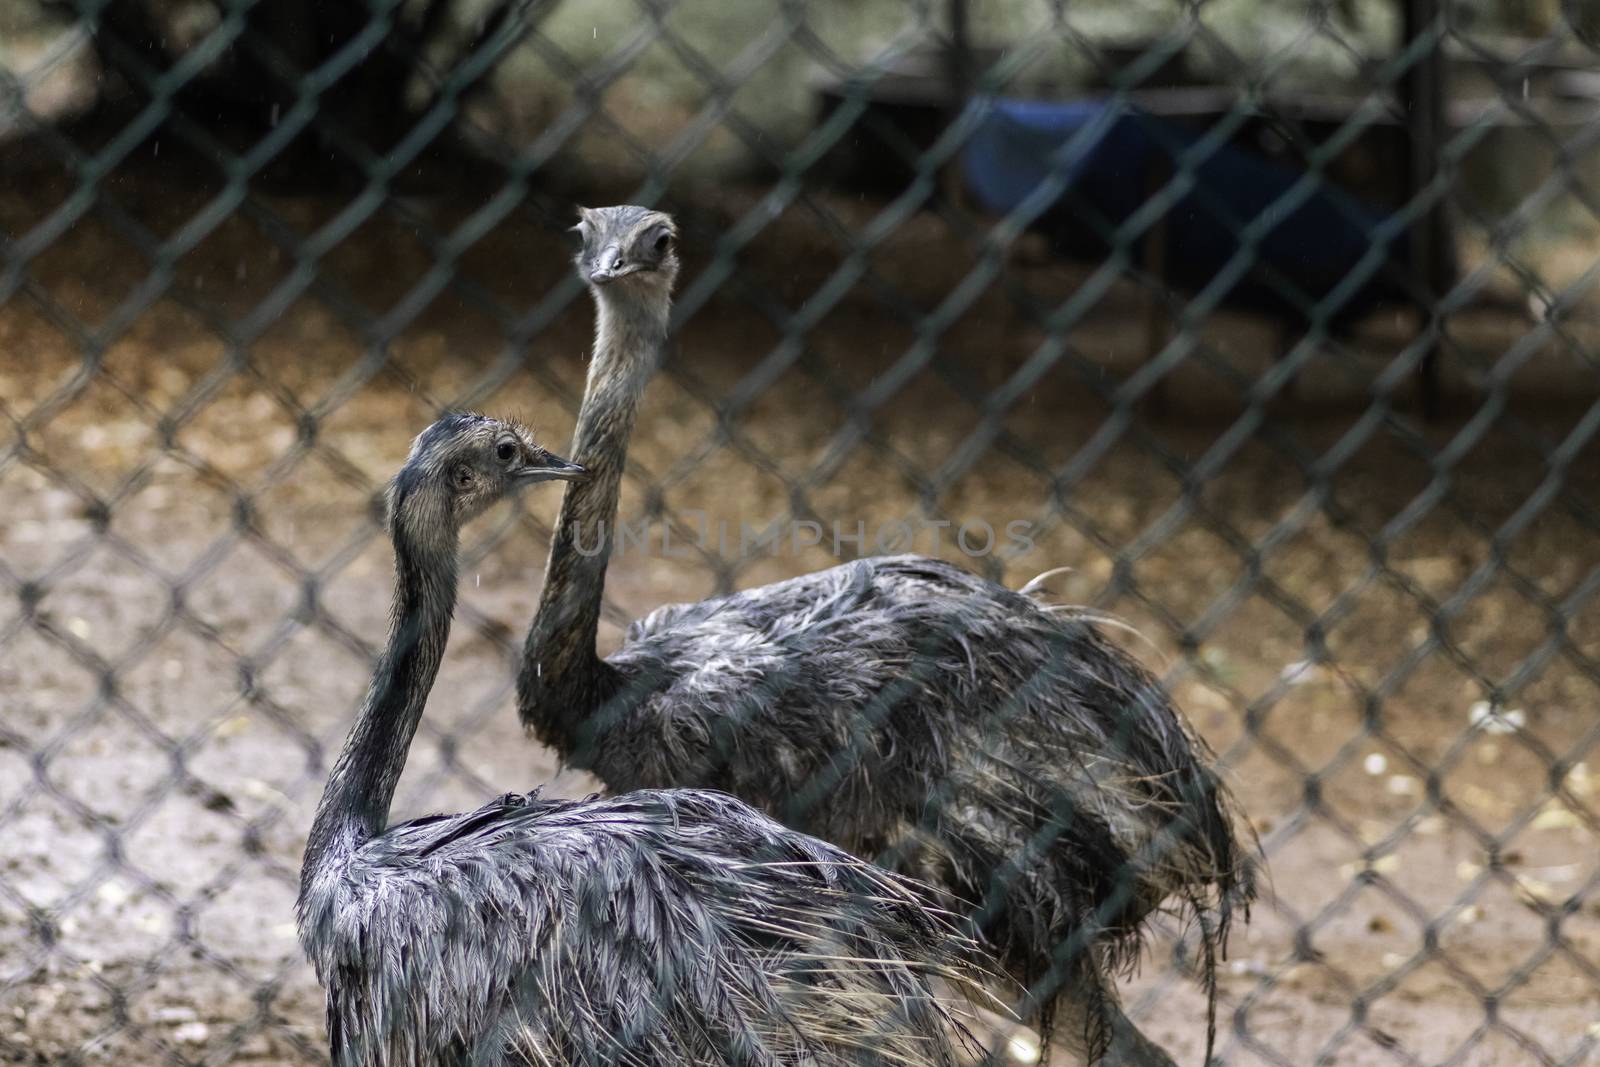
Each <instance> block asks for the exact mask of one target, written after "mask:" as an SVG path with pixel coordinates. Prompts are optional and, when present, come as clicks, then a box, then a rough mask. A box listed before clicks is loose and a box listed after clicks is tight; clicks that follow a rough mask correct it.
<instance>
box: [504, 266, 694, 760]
mask: <svg viewBox="0 0 1600 1067" xmlns="http://www.w3.org/2000/svg"><path fill="white" fill-rule="evenodd" d="M669 310H670V306H669V304H668V301H667V300H666V298H665V297H664V296H663V297H662V298H661V299H660V300H659V302H658V303H656V304H654V305H652V303H651V302H649V301H647V300H635V299H631V298H629V297H625V296H620V295H613V294H611V293H610V292H608V291H606V290H600V291H598V292H597V293H596V296H595V312H596V318H595V343H594V354H593V357H592V359H591V360H590V363H589V377H588V382H587V384H586V386H585V388H584V394H583V406H582V408H581V409H580V410H579V412H578V427H577V431H576V432H575V434H574V435H573V446H572V448H573V451H572V458H573V460H574V461H576V462H577V463H579V464H582V466H583V467H584V469H585V470H587V471H588V472H589V475H588V477H587V478H586V479H584V480H583V481H578V482H572V483H570V484H569V485H568V486H567V491H566V494H565V496H563V497H562V499H561V513H560V516H559V518H557V520H556V529H555V534H554V536H553V538H552V540H551V543H550V558H549V561H548V563H547V564H546V566H545V574H544V589H543V591H542V593H541V594H540V597H539V608H538V614H537V615H536V616H535V617H534V621H533V626H532V628H531V629H530V630H529V631H528V641H527V645H526V647H525V648H524V652H523V666H522V676H521V678H520V679H519V681H518V700H519V705H520V707H521V710H522V714H523V718H524V721H526V722H527V723H528V724H529V725H531V726H533V727H535V728H536V729H537V730H538V731H539V732H540V734H541V736H542V737H543V739H544V740H545V741H547V742H548V743H553V744H556V745H558V747H560V748H562V749H563V751H565V752H568V753H569V754H570V752H571V748H572V747H573V746H574V745H575V744H576V740H575V738H576V730H577V729H578V727H579V725H580V722H581V719H582V717H583V716H584V715H585V714H586V713H587V712H588V711H590V710H591V708H590V707H588V706H587V705H588V704H589V703H590V702H592V701H593V700H596V699H599V697H600V693H599V691H598V690H599V688H600V687H599V685H598V682H599V681H600V679H599V678H598V675H600V674H603V673H605V666H604V664H603V663H601V661H600V658H599V655H598V653H597V651H596V648H595V641H596V638H597V636H598V634H599V628H600V605H601V602H602V600H603V597H604V593H605V578H606V564H607V562H608V560H609V557H610V554H611V553H610V548H611V544H612V542H613V541H614V539H615V531H616V518H617V501H618V498H619V497H620V495H621V493H622V470H623V464H624V461H625V459H626V457H627V452H628V438H629V436H630V435H631V434H632V433H633V426H634V421H635V418H636V416H637V414H638V409H639V397H640V395H641V394H642V393H643V392H644V387H645V385H646V384H647V383H648V382H649V380H650V376H651V374H652V373H654V371H655V367H656V363H657V361H658V359H659V356H660V352H661V349H662V346H663V345H664V343H665V341H666V333H667V317H668V312H669Z"/></svg>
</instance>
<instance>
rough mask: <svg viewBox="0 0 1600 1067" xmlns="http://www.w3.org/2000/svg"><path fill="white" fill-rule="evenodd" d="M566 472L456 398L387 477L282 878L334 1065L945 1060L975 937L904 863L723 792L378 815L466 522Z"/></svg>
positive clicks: (642, 1065)
mask: <svg viewBox="0 0 1600 1067" xmlns="http://www.w3.org/2000/svg"><path fill="white" fill-rule="evenodd" d="M582 473H583V471H582V468H581V467H579V466H577V465H576V464H572V463H568V462H567V461H566V460H563V459H560V458H558V457H556V456H552V455H550V454H549V453H548V452H546V451H545V450H544V449H542V448H540V447H539V446H538V445H536V444H535V443H534V442H533V440H532V439H531V437H530V436H529V435H528V434H527V433H526V431H524V430H522V429H521V428H520V427H517V426H514V425H510V424H507V423H502V422H498V421H496V420H493V419H488V418H484V417H481V416H474V415H452V416H447V417H446V418H444V419H442V420H440V421H439V422H437V423H435V424H434V425H433V426H431V427H430V428H428V429H427V430H426V431H424V432H423V433H422V435H421V436H419V437H418V438H417V439H416V442H415V444H414V445H413V447H412V450H411V455H410V458H409V459H408V460H407V462H406V464H405V466H404V468H403V469H402V470H401V471H400V473H399V475H398V476H397V477H396V478H395V479H394V482H393V483H392V484H391V486H390V488H389V529H390V533H391V535H392V537H393V540H394V547H395V572H396V580H395V593H394V610H393V617H392V628H391V632H390V637H389V643H388V648H387V651H386V652H385V653H384V655H383V656H382V658H381V660H380V661H379V664H378V667H377V669H376V671H375V673H374V675H373V679H372V685H371V688H370V689H369V691H368V694H367V698H366V702H365V703H364V705H363V706H362V709H361V712H360V714H359V715H358V717H357V719H356V723H355V726H354V727H353V729H352V730H351V732H350V736H349V739H348V740H347V741H346V743H345V747H344V751H343V752H342V753H341V755H340V756H339V759H338V762H337V763H336V764H335V766H334V769H333V772H332V775H331V777H330V778H329V781H328V785H327V788H326V791H325V792H324V793H323V796H322V801H321V803H320V804H319V805H318V808H317V814H316V819H315V822H314V824H313V826H312V829H311V835H310V840H309V843H308V845H307V848H306V855H305V862H304V867H303V868H302V870H301V879H300V895H299V902H298V914H299V929H300V939H301V943H302V945H303V946H304V948H305V951H306V953H307V955H308V956H309V957H310V958H311V960H312V962H313V964H314V965H315V967H316V971H317V976H318V978H319V979H320V980H321V982H322V983H323V985H324V986H325V987H326V990H327V1008H328V1032H329V1039H330V1043H331V1046H332V1059H333V1063H334V1064H335V1067H401V1065H408V1067H446V1065H449V1067H465V1065H468V1064H471V1065H473V1067H509V1065H514V1064H515V1065H528V1067H532V1065H539V1067H558V1065H560V1067H564V1065H573V1067H576V1065H585V1067H587V1065H595V1067H599V1065H602V1064H629V1065H639V1067H646V1065H651V1067H669V1065H675V1064H684V1065H688V1064H703V1063H708V1062H721V1063H728V1064H741V1065H757V1064H761V1065H772V1067H779V1065H789V1064H802V1063H803V1064H806V1065H808V1067H836V1065H844V1064H857V1063H867V1062H871V1063H886V1064H906V1065H913V1064H933V1065H940V1067H953V1065H954V1064H955V1063H956V1062H957V1051H958V1049H960V1050H962V1051H963V1052H968V1051H971V1049H970V1047H969V1045H968V1042H969V1041H970V1038H969V1037H968V1036H967V1035H966V1032H965V1031H964V1030H962V1029H961V1028H960V1024H959V1019H960V1017H961V1015H962V1013H964V1012H966V1011H967V1010H968V1006H967V1005H966V1004H965V1001H963V1000H962V999H961V997H960V996H959V995H958V994H957V993H954V992H952V991H960V990H974V991H975V990H976V989H977V986H976V984H975V982H974V975H975V972H973V971H972V970H971V968H973V967H975V966H978V965H979V964H978V962H977V957H976V956H975V955H971V954H969V952H968V949H969V948H970V947H971V942H970V941H967V940H964V939H963V938H962V937H961V936H960V935H959V934H957V933H956V931H955V930H954V928H953V927H952V926H951V925H950V923H949V922H948V921H947V920H946V919H945V918H944V917H943V916H942V915H941V914H940V913H938V912H936V911H934V910H932V909H930V908H928V907H926V906H925V905H924V902H923V901H924V898H923V896H922V895H921V894H920V891H919V888H918V887H917V886H915V884H914V883H912V882H910V881H909V880H906V879H904V878H902V877H900V876H897V875H893V874H890V873H888V872H885V871H880V870H877V869H874V868H873V867H871V866H869V865H867V864H865V863H863V862H861V861H859V860H857V859H855V858H853V857H851V856H849V855H847V854H845V853H843V852H841V851H840V850H838V849H836V848H834V847H833V846H830V845H827V844H825V843H823V842H821V841H818V840H816V839H814V838H810V837H806V836H804V835H802V834H799V833H797V832H795V831H793V830H790V829H788V828H786V827H784V826H782V825H780V824H778V823H776V822H774V821H773V820H771V819H770V818H768V817H767V816H765V815H762V814H761V813H759V812H757V811H755V810H753V809H751V808H750V807H748V806H746V805H745V804H743V803H741V802H739V801H738V800H736V799H734V798H733V797H731V796H727V795H725V794H721V793H715V792H710V791H696V790H670V791H655V792H635V793H630V794H627V795H623V796H615V797H611V798H609V799H598V798H594V797H591V798H589V799H587V800H581V801H555V800H541V799H540V798H539V797H538V795H537V793H534V794H528V795H525V796H523V795H517V794H507V795H506V796H503V797H501V798H500V799H498V800H496V801H493V802H492V803H490V804H488V805H486V806H484V807H482V808H479V809H478V810H476V811H472V812H468V813H465V814H459V815H435V816H430V817H427V818H422V819H416V820H414V821H411V822H406V823H401V824H399V825H395V826H386V825H385V824H386V822H387V819H388V813H389V804H390V801H391V800H392V799H393V796H394V790H395V785H396V782H397V781H398V779H399V777H400V772H401V770H402V768H403V767H404V765H405V761H406V750H407V749H408V748H409V746H410V743H411V740H412V737H413V735H414V733H415V731H416V728H417V723H418V721H419V719H420V718H421V716H422V710H423V705H424V703H425V702H426V700H427V696H428V691H429V689H430V688H431V687H432V684H433V681H434V678H435V676H436V675H437V672H438V668H439V663H440V659H441V657H442V656H443V653H444V648H445V642H446V639H447V637H448V635H449V630H450V620H451V614H452V612H453V608H454V602H455V587H456V549H457V535H458V531H459V529H460V527H461V525H462V524H463V523H464V522H466V521H467V520H468V519H470V518H472V517H473V516H474V515H476V514H477V513H479V512H481V511H482V510H483V509H484V508H486V507H487V506H488V505H489V504H490V503H492V502H493V501H494V500H495V499H496V498H498V497H499V496H500V495H502V494H503V493H505V492H507V491H509V490H511V489H512V488H514V487H516V486H518V485H520V484H523V483H527V482H537V481H543V480H546V479H552V478H564V479H573V478H577V477H580V476H581V475H582ZM936 985H937V986H938V987H939V989H940V991H941V992H940V993H939V994H938V995H935V993H934V992H933V991H932V990H933V988H934V987H935V986H936Z"/></svg>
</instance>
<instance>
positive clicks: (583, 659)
mask: <svg viewBox="0 0 1600 1067" xmlns="http://www.w3.org/2000/svg"><path fill="white" fill-rule="evenodd" d="M577 228H578V230H579V232H580V236H581V238H582V248H581V250H580V251H579V253H578V256H577V266H578V270H579V273H580V274H581V275H582V276H583V277H584V278H585V280H586V281H587V282H588V283H589V285H590V289H591V292H592V293H593V295H594V299H595V305H596V312H597V321H596V340H595V351H594V356H593V360H592V362H591V364H590V368H589V379H588V386H587V390H586V393H585V396H584V403H583V407H582V410H581V412H580V413H579V417H578V427H577V431H576V435H575V441H574V450H575V455H576V457H577V459H578V461H579V462H581V463H583V464H584V465H585V466H586V467H587V468H588V469H589V470H590V471H591V477H590V478H589V479H588V480H587V481H585V482H584V483H581V484H577V485H573V486H569V487H568V489H567V492H566V495H565V497H564V499H563V502H562V509H561V514H560V518H559V520H558V528H557V530H556V534H555V538H554V540H553V542H552V546H551V551H550V558H549V563H548V566H547V569H546V574H545V584H544V589H543V593H542V595H541V600H540V605H539V610H538V614H537V615H536V617H535V620H534V623H533V627H532V629H531V630H530V631H529V635H528V640H527V645H526V648H525V651H524V661H523V666H522V670H521V672H520V676H519V682H518V707H519V711H520V714H521V716H522V719H523V722H524V723H525V724H526V725H527V726H528V727H530V728H531V730H532V731H533V732H534V733H535V734H536V735H537V736H538V737H539V738H540V739H541V740H542V741H544V742H545V743H546V744H549V745H551V746H553V747H554V748H555V749H556V750H557V751H558V752H559V753H560V754H561V755H562V757H563V758H564V760H565V761H566V762H567V763H568V764H570V765H573V766H576V767H580V768H582V769H585V770H588V771H592V772H593V773H595V774H596V775H598V776H599V777H600V778H601V779H602V780H603V781H604V782H605V783H606V784H607V785H608V786H609V787H610V788H612V789H614V790H629V789H637V788H643V787H665V786H688V785H693V786H703V787H711V788H716V789H722V790H726V791H728V792H730V793H733V794H735V795H736V796H739V797H740V798H741V799H743V800H746V801H748V802H750V803H751V804H754V805H755V806H757V807H759V808H762V809H763V810H765V811H767V812H768V813H770V814H772V815H774V816H775V817H777V818H779V819H782V820H783V821H785V822H786V823H788V824H789V825H791V826H794V827H797V828H800V829H803V830H805V831H807V832H809V833H814V834H816V835H818V836H820V837H823V838H826V839H827V840H829V841H832V842H834V843H836V844H838V845H840V846H842V847H844V848H846V849H848V850H849V851H851V852H854V853H856V854H858V855H862V856H868V857H879V858H880V859H881V860H882V861H883V862H886V863H888V864H890V865H892V866H894V867H896V868H897V869H899V870H901V871H903V872H907V873H910V874H914V875H916V876H918V877H921V878H924V879H927V880H929V881H931V882H933V883H935V884H937V885H939V886H941V887H943V888H944V889H945V890H947V891H948V892H949V893H950V894H952V895H953V896H954V897H956V898H959V899H961V900H965V901H976V902H981V903H982V904H983V907H982V908H981V909H980V910H977V911H975V912H973V918H974V919H975V922H976V924H977V925H978V927H979V928H980V929H981V931H982V933H983V934H984V935H985V936H986V937H987V939H988V940H989V942H990V943H991V944H992V945H993V947H994V948H995V950H996V951H997V953H998V955H999V957H1000V959H1001V961H1002V962H1003V963H1004V965H1005V966H1006V968H1007V969H1008V970H1009V971H1010V973H1011V974H1012V975H1013V976H1014V977H1015V978H1017V979H1018V980H1019V981H1020V982H1022V983H1023V984H1024V985H1025V986H1034V985H1035V984H1036V983H1038V984H1039V985H1038V989H1037V993H1038V994H1039V996H1038V1005H1037V1010H1038V1014H1039V1018H1040V1022H1041V1029H1042V1030H1043V1031H1044V1033H1045V1035H1046V1036H1047V1037H1048V1035H1049V1033H1050V1030H1051V1028H1052V1024H1053V1022H1054V1021H1055V1014H1056V1013H1057V1012H1058V1011H1059V1012H1060V1013H1062V1014H1063V1015H1064V1018H1062V1019H1061V1020H1060V1021H1061V1023H1062V1025H1061V1027H1060V1030H1061V1033H1062V1035H1063V1036H1064V1037H1066V1038H1069V1039H1070V1041H1071V1044H1072V1045H1073V1046H1074V1047H1075V1048H1077V1049H1078V1050H1079V1051H1081V1052H1082V1053H1083V1054H1084V1055H1085V1056H1086V1057H1087V1058H1089V1059H1094V1058H1096V1057H1097V1056H1099V1055H1100V1054H1101V1053H1102V1052H1105V1051H1106V1050H1107V1049H1108V1048H1109V1050H1110V1053H1111V1057H1110V1058H1111V1059H1113V1060H1116V1061H1118V1062H1128V1063H1141V1064H1165V1063H1170V1062H1171V1061H1170V1060H1169V1059H1168V1058H1167V1057H1166V1055H1165V1053H1163V1052H1161V1051H1160V1050H1159V1049H1158V1048H1157V1047H1156V1046H1154V1045H1153V1044H1151V1043H1150V1042H1148V1040H1147V1039H1145V1038H1144V1037H1143V1036H1142V1035H1141V1034H1139V1033H1138V1031H1137V1030H1136V1029H1134V1028H1133V1026H1132V1024H1131V1023H1130V1022H1129V1021H1128V1020H1127V1019H1126V1017H1125V1016H1124V1015H1123V1014H1122V1013H1121V1011H1120V1009H1119V1008H1118V1006H1117V1001H1116V993H1115V987H1114V985H1113V984H1112V983H1111V981H1110V976H1111V975H1112V974H1114V973H1115V972H1116V971H1117V970H1118V969H1119V968H1122V967H1127V966H1131V965H1132V964H1133V963H1134V962H1135V961H1136V959H1137V957H1138V952H1139V947H1140V935H1141V931H1142V930H1143V929H1144V922H1145V920H1146V919H1147V918H1148V917H1149V916H1150V915H1151V914H1152V913H1153V912H1154V911H1155V910H1156V909H1158V908H1161V907H1163V906H1167V905H1169V903H1170V904H1174V905H1176V906H1177V907H1178V909H1179V910H1181V911H1184V912H1185V913H1186V914H1187V915H1188V916H1190V917H1192V918H1193V919H1194V920H1196V921H1197V923H1198V925H1199V929H1200V934H1201V937H1200V943H1201V947H1202V952H1203V962H1204V970H1205V974H1204V981H1205V982H1206V985H1207V989H1208V993H1209V994H1210V998H1211V1004H1212V1008H1211V1012H1210V1014H1209V1017H1208V1021H1207V1026H1208V1046H1209V1040H1210V1034H1211V1032H1212V1031H1213V1029H1214V1016H1215V1006H1214V1005H1215V988H1214V979H1213V975H1214V961H1215V958H1216V956H1217V954H1218V953H1219V952H1220V950H1221V948H1222V947H1223V946H1224V945H1225V942H1226V938H1227V932H1228V927H1229V922H1230V919H1231V916H1232V914H1233V912H1234V910H1235V908H1236V907H1238V906H1240V905H1248V903H1249V901H1250V900H1251V899H1252V898H1253V896H1254V880H1253V863H1252V860H1251V858H1250V855H1249V853H1248V852H1247V850H1246V848H1245V847H1244V846H1243V845H1242V844H1241V843H1240V841H1239V839H1238V838H1237V837H1236V836H1235V832H1234V828H1233V819H1232V802H1231V800H1230V799H1229V797H1228V794H1227V792H1226V790H1225V789H1224V787H1223V786H1222V784H1221V782H1220V781H1219V780H1218V778H1217V776H1216V774H1215V773H1214V772H1213V771H1212V769H1211V768H1210V766H1209V761H1210V753H1209V751H1208V750H1207V749H1206V746H1205V745H1204V743H1203V742H1202V741H1201V740H1200V739H1199V738H1198V737H1197V736H1196V735H1195V734H1194V733H1193V731H1192V730H1191V729H1190V728H1189V725H1188V723H1187V721H1186V720H1185V718H1184V717H1183V715H1182V714H1181V713H1180V712H1179V711H1178V710H1177V709H1176V708H1175V707H1174V706H1173V704H1172V703H1171V701H1170V700H1169V699H1168V697H1167V695H1166V693H1165V692H1164V690H1163V688H1162V687H1161V685H1160V684H1159V683H1158V682H1157V681H1156V679H1155V678H1153V677H1152V676H1151V675H1150V674H1149V673H1148V672H1147V671H1145V670H1144V669H1143V668H1142V667H1141V666H1140V665H1139V664H1138V663H1137V662H1136V661H1135V660H1134V659H1133V658H1132V657H1130V656H1129V655H1127V654H1126V653H1125V652H1123V651H1122V650H1120V649H1119V648H1117V647H1116V646H1115V645H1113V644H1111V643H1110V642H1109V641H1107V640H1106V639H1105V638H1104V636H1102V634H1101V633H1099V632H1098V630H1097V629H1096V628H1095V626H1094V625H1092V620H1091V618H1090V617H1089V615H1088V613H1085V612H1076V611H1072V610H1068V609H1062V608H1055V607H1052V606H1050V605H1048V604H1045V603H1042V602H1041V601H1039V600H1037V599H1035V598H1034V597H1033V596H1030V595H1027V594H1026V593H1018V592H1013V591H1011V590H1008V589H1005V588H1003V587H1001V586H999V585H996V584H995V583H993V582H989V581H985V580H982V579H980V578H977V577H974V576H973V575H971V574H969V573H967V572H966V571H964V570H962V569H961V568H959V567H955V566H952V565H950V564H948V563H944V562H941V561H938V560H934V559H926V558H919V557H914V556H897V557H889V558H874V559H864V560H859V561H856V562H853V563H849V564H845V565H843V566H839V567H834V568H831V569H828V570H824V571H821V572H818V573H815V574H810V575H805V576H803V577H799V578H795V579H791V580H789V581H784V582H778V583H776V584H773V585H768V586H764V587H762V588H759V589H752V590H746V591H744V592H739V593H734V594H731V595H727V596H719V597H713V598H711V599H708V600H704V601H700V602H698V603H693V604H677V605H671V606H668V607H663V608H661V609H659V610H657V611H655V612H653V613H652V614H651V615H649V616H648V617H646V618H645V619H643V620H641V621H639V622H637V623H635V624H634V625H633V626H632V627H631V628H630V629H629V631H628V635H627V639H626V641H625V642H624V644H623V646H622V647H621V648H620V649H619V650H618V651H617V652H616V653H615V654H614V655H612V656H611V657H610V658H609V659H606V660H601V659H600V658H599V657H598V655H597V653H596V649H595V637H596V633H597V627H598V622H599V615H600V604H601V596H602V590H603V586H604V580H605V567H606V561H607V560H606V557H607V553H605V552H596V551H595V549H596V548H597V547H598V546H601V545H602V544H604V543H605V541H606V533H607V531H608V530H611V529H614V523H615V517H616V511H617V500H618V494H619V491H620V484H621V476H622V468H623V460H624V456H625V453H626V448H627V441H628V437H629V435H630V433H631V432H632V429H633V425H634V420H635V415H636V411H637V405H638V400H639V397H640V394H641V392H642V391H643V388H644V386H645V383H646V382H647V381H648V380H649V377H650V375H651V374H652V373H653V371H654V369H655V366H656V364H657V362H658V360H659V357H660V353H661V350H662V347H663V345H664V343H665V338H666V329H667V321H668V316H669V312H670V306H671V288H672V283H673V281H674V279H675V276H676V273H677V268H678V261H677V257H676V254H675V251H674V248H673V238H674V231H673V223H672V220H671V219H670V217H668V216H666V215H664V214H661V213H659V212H654V211H650V210H647V209H645V208H639V207H622V208H606V209H599V210H589V209H585V210H583V212H582V221H581V222H580V223H579V226H578V227H577ZM1074 949H1076V950H1077V951H1074ZM1058 992H1059V993H1060V994H1061V996H1060V998H1059V999H1054V994H1056V993H1058Z"/></svg>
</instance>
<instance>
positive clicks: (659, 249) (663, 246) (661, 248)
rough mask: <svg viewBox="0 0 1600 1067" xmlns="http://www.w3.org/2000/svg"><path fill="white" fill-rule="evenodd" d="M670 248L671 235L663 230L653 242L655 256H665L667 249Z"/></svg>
mask: <svg viewBox="0 0 1600 1067" xmlns="http://www.w3.org/2000/svg"><path fill="white" fill-rule="evenodd" d="M671 247H672V234H670V233H667V232H666V231H665V230H663V231H662V232H661V233H660V234H659V235H658V236H657V237H656V240H655V250H656V255H658V256H664V255H666V254H667V249H669V248H671Z"/></svg>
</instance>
